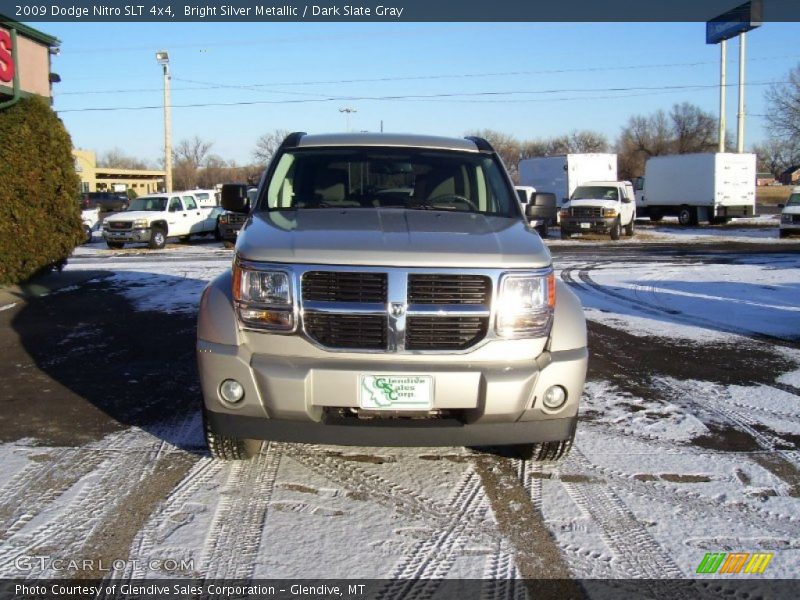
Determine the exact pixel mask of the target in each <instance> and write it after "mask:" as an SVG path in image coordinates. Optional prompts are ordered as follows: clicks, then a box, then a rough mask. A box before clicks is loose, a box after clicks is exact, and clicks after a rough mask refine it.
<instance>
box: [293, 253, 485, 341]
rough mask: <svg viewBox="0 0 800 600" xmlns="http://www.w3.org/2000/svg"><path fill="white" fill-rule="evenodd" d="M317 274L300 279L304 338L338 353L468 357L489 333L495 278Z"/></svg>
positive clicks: (398, 272)
mask: <svg viewBox="0 0 800 600" xmlns="http://www.w3.org/2000/svg"><path fill="white" fill-rule="evenodd" d="M334 269H335V268H332V269H331V270H322V269H319V268H316V269H314V270H309V271H307V272H305V273H303V274H302V276H301V278H300V292H301V294H300V296H301V299H300V301H301V310H302V315H303V327H304V329H305V333H306V335H307V336H308V337H309V338H310V339H311V340H313V341H315V342H316V343H318V344H320V345H321V346H323V347H325V348H330V349H333V350H368V351H369V350H371V351H383V352H404V351H406V350H408V351H429V352H436V351H443V352H453V351H461V350H467V349H468V348H471V347H473V346H475V345H476V344H478V343H480V342H481V341H483V339H484V338H485V337H486V335H487V334H488V331H489V321H490V315H491V304H492V286H493V279H492V277H491V276H490V274H483V273H478V274H474V273H473V274H462V273H447V272H444V273H415V272H413V270H411V272H408V271H406V270H404V269H397V270H392V271H391V272H388V273H387V272H380V271H378V272H376V271H370V270H366V269H364V270H359V271H345V270H343V271H337V270H334Z"/></svg>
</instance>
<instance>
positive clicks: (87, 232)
mask: <svg viewBox="0 0 800 600" xmlns="http://www.w3.org/2000/svg"><path fill="white" fill-rule="evenodd" d="M83 235H84V236H86V239H85V240H84V241H83V243H84V244H89V243H91V241H92V228H91V227H89V226H88V225H84V226H83Z"/></svg>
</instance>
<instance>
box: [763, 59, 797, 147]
mask: <svg viewBox="0 0 800 600" xmlns="http://www.w3.org/2000/svg"><path fill="white" fill-rule="evenodd" d="M786 79H787V81H786V82H784V83H776V84H774V85H772V86H771V87H770V88H769V89H767V91H766V93H765V98H766V101H767V128H768V130H769V133H770V137H772V138H774V139H776V140H778V141H780V142H782V143H783V144H784V145H785V147H786V148H787V149H789V151H790V152H791V154H792V155H793V158H795V159H798V158H800V64H798V65H797V66H796V67H794V68H793V69H792V70H791V71H789V73H788V75H787V78H786Z"/></svg>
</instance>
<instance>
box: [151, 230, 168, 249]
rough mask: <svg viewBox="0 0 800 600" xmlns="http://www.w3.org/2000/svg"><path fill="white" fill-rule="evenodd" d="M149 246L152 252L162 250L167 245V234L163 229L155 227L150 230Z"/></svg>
mask: <svg viewBox="0 0 800 600" xmlns="http://www.w3.org/2000/svg"><path fill="white" fill-rule="evenodd" d="M147 245H148V246H149V247H150V248H151V249H152V250H161V249H162V248H163V247H164V246H166V245H167V232H166V231H164V229H163V228H162V227H153V228H152V229H151V230H150V242H149V243H148V244H147Z"/></svg>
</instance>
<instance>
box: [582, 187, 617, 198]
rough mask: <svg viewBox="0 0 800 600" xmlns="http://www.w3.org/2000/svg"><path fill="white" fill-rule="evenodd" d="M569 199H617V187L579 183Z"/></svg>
mask: <svg viewBox="0 0 800 600" xmlns="http://www.w3.org/2000/svg"><path fill="white" fill-rule="evenodd" d="M570 199H571V200H619V192H618V191H617V188H615V187H611V186H605V185H579V186H578V187H576V188H575V191H574V192H572V198H570Z"/></svg>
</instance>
